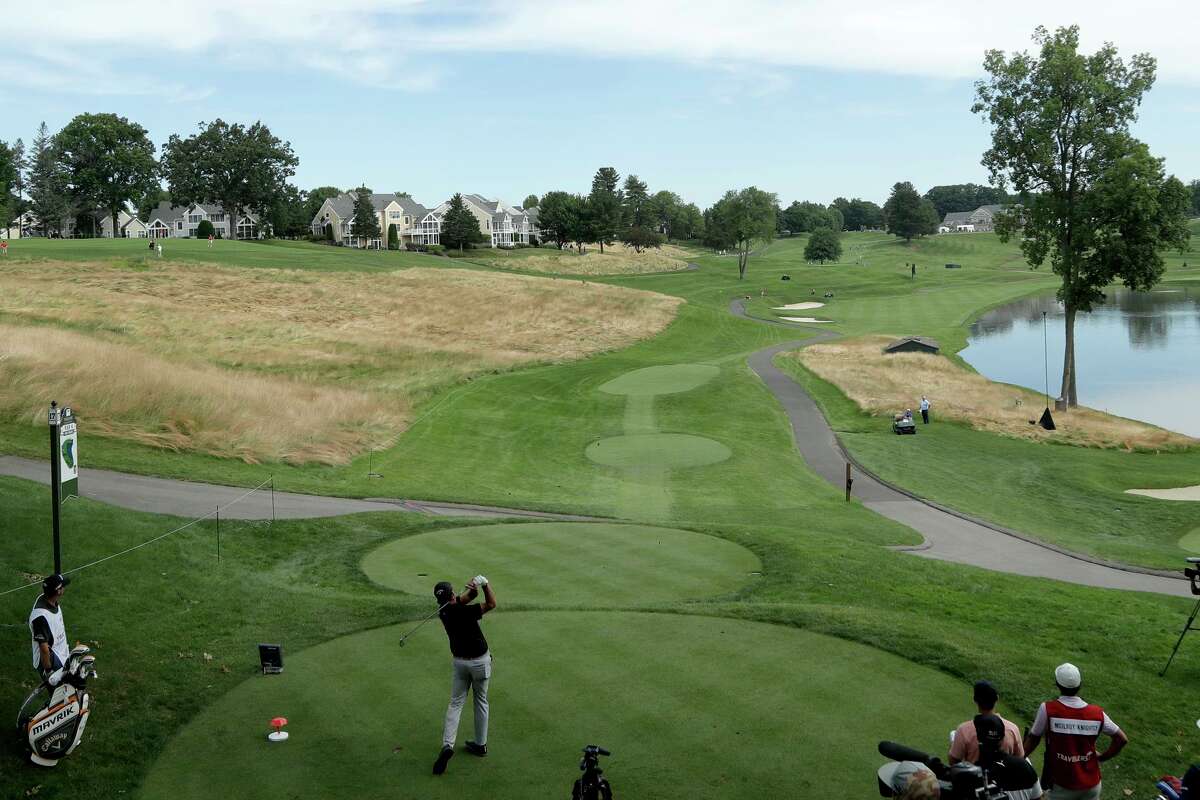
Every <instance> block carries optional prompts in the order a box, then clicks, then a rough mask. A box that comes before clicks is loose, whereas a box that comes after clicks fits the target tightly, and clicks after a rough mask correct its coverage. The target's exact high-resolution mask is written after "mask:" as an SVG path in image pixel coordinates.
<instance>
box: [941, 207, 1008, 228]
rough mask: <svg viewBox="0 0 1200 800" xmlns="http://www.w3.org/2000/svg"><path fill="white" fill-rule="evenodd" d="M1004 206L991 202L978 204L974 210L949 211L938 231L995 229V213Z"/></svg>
mask: <svg viewBox="0 0 1200 800" xmlns="http://www.w3.org/2000/svg"><path fill="white" fill-rule="evenodd" d="M1004 208H1005V207H1004V206H1002V205H999V204H992V205H986V206H980V207H979V208H977V209H975V210H974V211H951V212H948V213H947V214H946V218H945V219H944V220H942V224H941V225H939V226H938V233H980V232H987V231H994V230H995V229H996V215H997V214H999V213H1000V212H1001V211H1003V210H1004Z"/></svg>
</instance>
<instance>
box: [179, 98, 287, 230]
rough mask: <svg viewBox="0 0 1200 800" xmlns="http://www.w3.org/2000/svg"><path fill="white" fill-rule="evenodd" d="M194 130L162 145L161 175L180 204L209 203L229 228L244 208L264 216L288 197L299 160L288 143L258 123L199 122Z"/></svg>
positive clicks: (263, 217)
mask: <svg viewBox="0 0 1200 800" xmlns="http://www.w3.org/2000/svg"><path fill="white" fill-rule="evenodd" d="M199 128H200V130H199V132H198V133H195V134H193V135H192V136H188V137H187V138H184V137H181V136H179V135H177V134H172V136H171V138H170V140H168V141H167V143H166V144H165V145H163V157H162V161H163V174H164V176H165V177H166V179H167V186H168V188H169V189H170V191H171V198H172V199H173V200H174V201H175V202H176V203H178V204H179V205H188V204H191V203H213V204H216V205H219V206H220V207H221V208H222V209H223V210H224V211H225V213H227V214H229V215H231V217H232V218H233V219H232V220H231V221H230V230H233V229H234V228H233V226H234V225H236V224H237V220H238V219H240V218H241V217H242V216H243V215H244V214H245V213H246V212H247V211H250V212H253V213H255V214H257V215H258V216H259V217H260V218H262V219H266V218H268V217H269V216H270V210H271V207H272V206H274V205H275V204H276V203H277V202H279V200H280V199H281V198H284V197H286V196H287V193H288V178H290V177H291V176H292V175H294V174H296V165H297V164H298V163H299V160H298V159H297V158H296V156H295V154H294V153H293V152H292V146H291V144H290V143H288V142H285V141H282V140H281V139H279V138H278V137H277V136H275V135H274V134H273V133H271V129H270V128H268V127H267V126H266V125H264V124H263V123H261V122H255V123H254V124H253V125H249V126H246V125H242V124H241V123H233V124H230V123H228V122H225V121H224V120H221V119H217V120H214V121H213V122H208V123H205V122H201V123H200V126H199Z"/></svg>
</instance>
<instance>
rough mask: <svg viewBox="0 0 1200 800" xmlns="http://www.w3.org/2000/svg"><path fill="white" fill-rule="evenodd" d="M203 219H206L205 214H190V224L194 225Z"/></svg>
mask: <svg viewBox="0 0 1200 800" xmlns="http://www.w3.org/2000/svg"><path fill="white" fill-rule="evenodd" d="M202 219H204V215H203V214H188V222H190V223H192V224H193V225H195V224H196V223H197V222H199V221H200V220H202Z"/></svg>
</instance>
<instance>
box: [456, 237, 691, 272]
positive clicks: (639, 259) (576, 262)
mask: <svg viewBox="0 0 1200 800" xmlns="http://www.w3.org/2000/svg"><path fill="white" fill-rule="evenodd" d="M474 260H475V261H478V262H480V263H483V264H487V265H489V266H492V267H498V268H500V269H521V270H526V271H528V272H554V273H558V274H560V275H638V274H642V273H649V272H675V271H677V270H681V269H686V268H687V265H688V253H687V251H686V250H684V249H683V248H680V247H675V246H674V245H669V244H665V245H663V246H662V247H658V248H651V249H649V250H643V251H642V252H640V253H638V252H635V251H634V249H633V248H632V247H626V246H625V245H623V244H620V243H614V244H611V245H605V247H604V252H603V253H601V252H600V250H599V249H598V248H596V247H589V248H588V249H587V251H586V252H585V253H583V254H582V255H580V254H579V253H578V252H577V251H575V250H571V249H564V250H550V249H541V250H538V251H537V254H536V255H525V254H524V253H522V254H520V255H518V256H490V257H489V256H481V257H479V258H476V259H474Z"/></svg>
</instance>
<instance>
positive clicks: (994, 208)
mask: <svg viewBox="0 0 1200 800" xmlns="http://www.w3.org/2000/svg"><path fill="white" fill-rule="evenodd" d="M1003 210H1004V206H1003V205H1001V204H1000V203H992V204H990V205H986V206H980V207H979V208H977V209H975V211H973V212H972V213H974V214H978V213H979V212H980V211H986V212H988V213H989V214H998V213H1000V212H1001V211H1003Z"/></svg>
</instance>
